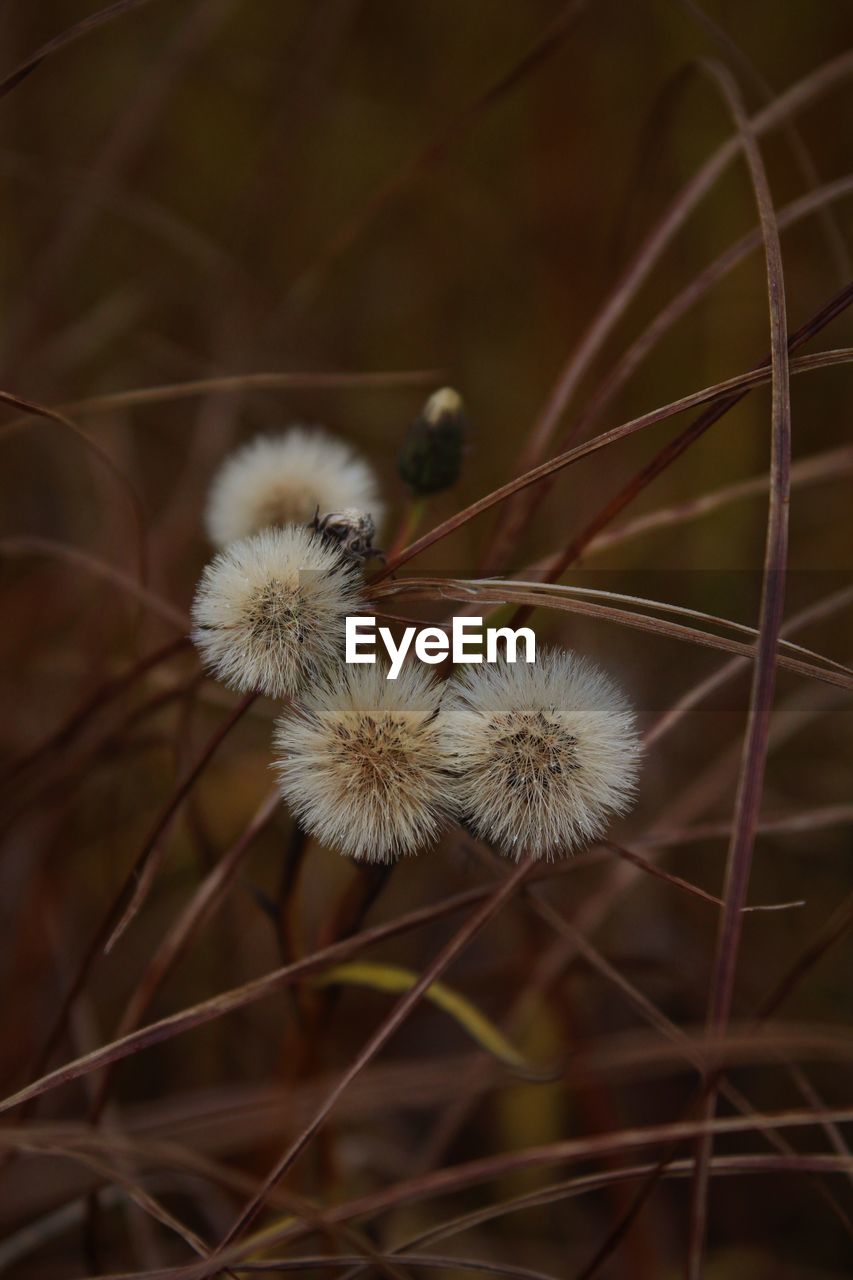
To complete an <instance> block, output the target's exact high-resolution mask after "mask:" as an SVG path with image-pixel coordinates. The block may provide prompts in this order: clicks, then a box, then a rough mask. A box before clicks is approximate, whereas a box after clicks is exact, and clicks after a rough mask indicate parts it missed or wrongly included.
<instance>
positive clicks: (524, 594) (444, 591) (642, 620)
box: [373, 578, 853, 689]
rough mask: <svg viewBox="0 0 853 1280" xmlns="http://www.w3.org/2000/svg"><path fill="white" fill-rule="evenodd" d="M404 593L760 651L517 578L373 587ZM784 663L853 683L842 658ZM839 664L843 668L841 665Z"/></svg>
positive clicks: (846, 685)
mask: <svg viewBox="0 0 853 1280" xmlns="http://www.w3.org/2000/svg"><path fill="white" fill-rule="evenodd" d="M403 594H407V595H411V596H413V597H420V598H422V599H427V600H457V601H458V600H464V601H466V602H469V603H470V602H471V601H475V600H476V601H478V602H480V603H481V604H491V605H499V604H517V605H519V606H524V607H525V608H527V609H534V608H550V609H560V610H564V611H565V612H567V613H578V614H582V615H585V616H587V617H591V618H598V619H601V620H602V621H606V622H614V623H617V624H619V625H621V626H627V627H633V628H634V629H636V630H638V631H647V632H649V633H650V634H653V635H659V636H666V637H669V638H671V639H673V640H679V641H683V642H685V643H687V644H697V645H703V646H704V647H706V648H708V649H720V650H722V651H723V652H725V653H736V654H739V655H741V656H742V657H746V658H751V657H753V656H754V655H755V645H754V644H746V643H744V642H743V641H740V640H733V639H730V638H729V637H728V636H721V635H717V634H716V633H715V632H712V631H702V630H699V629H698V628H696V627H686V626H684V625H682V624H681V623H678V622H670V621H669V620H668V619H666V618H656V617H653V616H650V615H648V614H645V613H640V612H639V611H635V610H631V609H616V608H613V607H611V606H609V605H604V604H601V603H599V602H598V601H597V600H584V599H582V598H580V597H579V596H578V597H575V596H573V595H571V594H567V595H565V596H560V595H556V594H553V593H548V592H545V591H539V590H535V591H530V590H527V589H525V588H524V587H519V588H518V589H516V588H515V585H514V583H513V582H512V580H508V581H506V582H497V583H494V584H492V583H489V582H485V583H476V582H465V581H457V580H455V579H453V578H412V579H408V580H402V581H395V582H391V583H386V584H382V585H380V586H379V587H378V588H374V591H373V595H374V598H377V599H382V598H385V597H387V596H390V595H403ZM778 663H779V666H780V667H784V668H785V669H786V670H787V671H794V672H796V673H797V674H798V675H802V676H808V677H809V678H811V679H814V680H821V681H823V682H824V683H826V684H832V685H837V686H838V688H841V689H853V671H851V669H849V668H847V667H843V666H841V665H840V664H836V663H834V662H833V663H832V664H831V665H829V666H827V667H820V666H816V665H815V664H814V663H811V662H805V661H802V660H800V659H799V658H792V657H790V656H789V655H788V654H786V653H779V654H778ZM836 666H837V667H838V668H839V669H837V670H836ZM715 674H716V673H715Z"/></svg>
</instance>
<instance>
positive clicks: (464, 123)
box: [274, 0, 589, 324]
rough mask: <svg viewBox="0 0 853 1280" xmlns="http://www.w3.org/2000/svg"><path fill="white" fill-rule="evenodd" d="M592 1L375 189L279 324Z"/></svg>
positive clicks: (564, 18) (297, 285) (575, 9)
mask: <svg viewBox="0 0 853 1280" xmlns="http://www.w3.org/2000/svg"><path fill="white" fill-rule="evenodd" d="M588 2H589V0H568V3H566V4H563V5H562V6H561V8H560V9H558V10H557V13H556V15H555V16H554V18H553V19H552V20H551V21H550V22H549V23H548V24H547V26H546V27H545V29H544V31H543V32H542V34H541V35H540V36H539V37H538V38H537V39H536V40H535V41H534V43H533V44H532V45H531V47H530V48H529V49H527V50H526V51H525V52H524V54H522V56H521V58H519V59H518V60H517V61H516V62H515V63H514V64H513V65H512V66H511V67H510V68H509V70H508V71H506V72H505V73H504V74H502V75H501V76H499V77H498V78H497V79H496V80H495V81H494V82H493V83H492V84H490V85H488V86H487V88H486V89H485V90H484V91H483V92H482V93H480V94H478V95H477V96H476V97H475V98H474V99H472V101H470V102H469V103H467V104H466V105H465V106H464V107H463V108H462V110H461V111H459V112H458V113H457V114H456V115H455V116H454V118H453V119H452V120H449V121H448V122H447V124H445V125H444V127H443V128H442V129H441V130H440V132H439V133H438V134H437V135H436V137H434V138H433V139H432V140H431V141H430V142H429V143H428V144H427V145H426V146H425V147H424V148H423V149H422V150H421V151H420V152H419V153H418V154H417V155H415V156H413V157H412V158H411V159H410V160H408V161H407V162H406V163H404V164H403V165H402V166H401V167H400V168H399V169H398V170H397V171H396V172H395V173H394V174H392V176H391V177H390V178H389V179H388V180H387V181H386V182H384V183H383V184H382V185H381V186H380V187H379V189H378V190H376V191H375V192H374V194H373V195H372V196H371V197H370V199H369V200H368V201H367V202H366V204H365V205H364V207H363V208H362V209H360V210H359V212H358V213H357V214H356V215H355V216H354V217H353V218H351V219H350V220H349V221H348V222H347V223H346V224H345V225H344V226H343V227H342V228H341V229H340V230H339V231H338V232H337V233H336V234H335V235H334V236H333V237H332V238H331V240H330V241H329V242H328V243H327V244H326V245H325V246H324V248H323V249H322V250H321V251H320V253H319V254H318V255H317V257H316V259H315V260H314V261H313V262H312V263H310V264H309V266H308V267H306V268H304V269H303V270H302V271H301V272H300V273H299V274H298V276H297V277H296V279H295V280H294V282H293V283H292V284H291V286H290V287H289V289H288V290H287V294H286V295H285V299H284V301H283V303H282V305H281V307H280V308H279V313H278V315H277V316H276V317H275V319H274V324H276V323H280V322H281V321H282V320H283V319H284V318H285V317H286V316H287V314H288V313H289V312H290V310H291V309H292V308H293V305H294V302H295V301H296V300H302V299H304V298H305V296H306V295H307V294H310V293H311V292H313V291H314V290H316V289H317V287H318V284H319V283H320V282H321V281H322V279H323V278H324V276H325V275H326V273H327V272H328V271H329V270H330V268H331V267H333V266H334V264H335V263H336V262H337V261H338V260H339V259H340V258H341V257H342V256H343V255H344V254H345V253H346V252H347V251H348V250H349V248H350V247H351V246H352V245H353V244H354V243H355V242H356V241H357V240H358V238H359V237H360V236H361V235H362V234H363V233H364V232H365V231H366V230H367V228H368V227H369V226H371V225H372V224H373V223H374V222H375V221H376V219H377V218H378V217H379V216H380V215H381V214H382V213H383V212H384V211H385V210H386V209H387V208H388V206H389V205H390V204H391V203H392V202H393V201H394V200H395V199H396V198H397V197H398V196H399V195H401V194H402V193H403V192H404V191H405V190H406V189H407V188H408V186H409V185H410V184H411V183H412V182H413V181H414V180H415V179H417V178H419V177H421V176H422V175H423V174H424V173H428V172H429V171H430V170H431V169H434V168H435V166H436V165H437V164H438V163H440V162H441V160H443V158H444V156H445V155H446V153H447V152H448V151H449V150H450V149H451V148H452V147H454V146H457V145H458V143H459V139H460V138H461V137H462V136H464V134H465V133H466V132H467V131H468V130H469V129H470V128H471V127H472V125H474V124H475V123H476V122H477V121H478V120H480V119H481V118H482V117H483V116H484V115H486V113H487V112H488V111H489V110H490V109H491V108H492V107H494V106H495V105H496V104H497V103H498V102H500V101H501V100H502V99H503V98H505V97H506V96H507V95H508V94H510V93H512V91H513V90H514V89H515V88H517V86H518V85H519V84H521V83H523V82H524V80H526V79H527V77H528V76H529V75H530V74H531V73H532V72H535V71H536V70H538V68H539V67H541V66H543V65H544V64H545V63H546V62H547V61H548V60H549V59H550V58H551V57H553V55H554V54H555V53H557V52H558V51H559V49H560V48H561V47H562V45H563V43H564V41H565V39H566V37H567V36H568V34H569V32H570V30H571V28H572V25H573V23H574V21H575V19H576V17H577V16H578V15H579V14H580V13H581V12H582V11H583V9H584V8H585V7H586V5H587V4H588Z"/></svg>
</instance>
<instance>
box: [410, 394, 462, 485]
mask: <svg viewBox="0 0 853 1280" xmlns="http://www.w3.org/2000/svg"><path fill="white" fill-rule="evenodd" d="M467 425H468V424H467V419H466V417H465V410H464V407H463V404H462V397H461V396H460V395H459V393H458V392H456V391H454V390H453V388H452V387H442V388H441V390H440V391H436V392H434V393H433V395H431V396H430V398H429V400H427V402H426V404H425V405H424V407H423V409H422V410H421V412H420V414H419V415H418V417H417V418H416V419H415V421H414V422H413V423H412V425H411V426H410V427H409V430H408V432H407V434H406V439H405V441H404V442H403V447H402V449H401V450H400V457H399V459H398V462H397V469H398V471H399V473H400V477H401V479H402V480H403V482H404V483H405V484H407V485H408V486H409V488H410V489H411V490H412V492H413V493H414V494H415V496H416V497H418V498H425V497H427V496H428V495H429V494H432V493H441V491H442V489H449V488H450V486H451V485H454V484H455V483H456V481H457V480H458V478H459V471H460V468H461V466H462V452H463V448H464V444H465V434H466V431H467Z"/></svg>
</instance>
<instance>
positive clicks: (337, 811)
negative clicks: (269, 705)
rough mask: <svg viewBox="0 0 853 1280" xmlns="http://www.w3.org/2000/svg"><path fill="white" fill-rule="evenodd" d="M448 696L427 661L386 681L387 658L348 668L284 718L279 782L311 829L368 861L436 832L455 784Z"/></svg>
mask: <svg viewBox="0 0 853 1280" xmlns="http://www.w3.org/2000/svg"><path fill="white" fill-rule="evenodd" d="M441 693H442V690H441V686H440V685H439V684H437V683H435V682H434V681H433V680H432V679H431V678H430V676H429V675H428V674H427V673H426V672H425V671H424V670H423V669H421V668H417V667H404V668H403V670H402V671H401V672H400V675H399V676H398V678H397V679H396V680H388V679H386V672H385V670H384V668H383V667H382V666H380V665H379V664H376V665H374V666H350V667H345V668H342V669H341V670H340V672H339V673H338V674H337V675H336V677H335V678H334V680H332V681H330V682H328V683H326V684H324V685H322V686H320V687H318V688H316V689H313V690H311V691H310V692H309V693H308V694H307V695H306V696H305V697H304V698H303V699H302V701H301V702H300V704H299V706H298V707H297V708H296V709H295V710H294V711H290V712H287V713H286V714H285V715H283V716H282V717H281V719H280V720H279V721H278V723H277V725H276V731H275V747H276V754H277V760H276V769H277V771H278V775H279V785H280V787H281V792H282V795H283V796H284V798H285V799H286V800H287V802H288V803H289V805H290V806H291V808H292V809H293V812H294V813H295V814H296V816H297V818H298V819H299V821H300V822H301V823H302V825H303V826H304V828H305V829H306V831H308V832H310V833H311V834H312V835H313V836H315V837H316V838H317V839H318V840H319V841H320V842H321V843H322V844H324V845H327V846H328V847H329V848H333V849H337V850H339V851H340V852H341V853H344V854H347V855H348V856H350V857H352V858H357V859H359V860H360V861H363V862H391V861H393V859H395V858H397V857H400V856H401V855H404V854H413V853H417V852H418V851H419V850H420V849H422V848H423V847H424V846H425V845H427V844H429V843H430V842H431V841H432V840H434V839H435V837H436V836H437V835H438V833H439V831H440V829H441V826H442V820H443V818H444V816H445V813H446V811H447V806H448V801H447V796H448V785H449V775H448V772H447V769H446V765H445V761H444V757H443V755H442V750H441V745H440V741H439V733H438V725H437V717H438V711H439V704H440V702H441Z"/></svg>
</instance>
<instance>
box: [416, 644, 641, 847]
mask: <svg viewBox="0 0 853 1280" xmlns="http://www.w3.org/2000/svg"><path fill="white" fill-rule="evenodd" d="M441 739H442V745H443V747H444V750H445V752H446V755H447V758H448V762H449V763H450V765H451V767H452V769H453V771H454V773H455V775H456V778H457V792H456V794H457V802H458V806H459V810H458V811H459V816H460V817H461V818H462V819H463V820H465V821H467V822H468V823H470V825H471V827H472V829H473V830H474V831H475V832H476V834H477V835H480V836H482V837H483V838H484V839H485V840H487V841H489V843H491V844H493V845H494V846H495V848H497V849H499V850H500V851H501V852H502V853H506V854H508V855H509V856H511V857H513V858H515V859H519V858H521V856H522V855H523V854H525V853H528V852H529V853H532V854H533V855H534V857H537V858H553V857H556V856H558V855H559V854H562V853H567V852H570V851H571V850H574V849H577V848H580V847H582V846H583V845H585V844H588V843H589V842H590V841H592V840H594V839H596V838H597V837H598V836H600V835H601V834H602V832H603V831H604V829H605V827H606V824H607V820H608V818H609V817H610V816H611V815H613V814H618V813H623V812H625V811H626V810H627V809H629V808H630V807H631V804H632V802H633V799H634V794H635V790H636V783H637V773H638V769H639V763H640V754H641V746H640V739H639V736H638V734H637V730H636V727H635V721H634V714H633V711H632V709H631V707H630V704H629V703H628V701H627V699H626V698H625V696H624V695H623V694H622V692H621V691H620V690H619V689H618V687H617V686H616V685H615V684H614V683H613V682H612V681H611V680H610V679H609V677H607V676H606V675H605V674H604V673H603V672H602V671H600V670H599V669H598V668H597V667H596V666H594V665H593V664H592V663H590V662H588V661H586V660H585V659H583V658H579V657H578V656H577V655H575V654H573V653H569V652H559V651H556V650H543V651H541V652H540V653H539V654H538V655H537V662H536V663H535V664H527V663H522V662H516V663H514V664H510V663H507V662H506V661H505V660H501V661H500V662H499V663H496V664H490V665H483V666H472V667H469V668H468V670H467V671H466V672H464V673H463V674H462V675H460V676H457V677H456V678H454V679H453V680H452V681H451V683H450V685H449V687H448V689H447V692H446V694H445V698H444V704H443V708H442V715H441Z"/></svg>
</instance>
